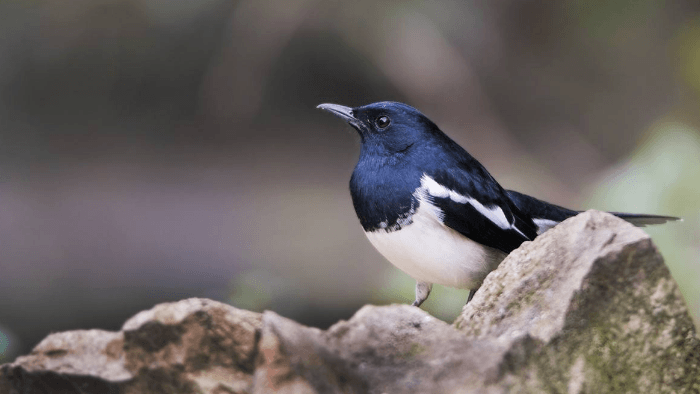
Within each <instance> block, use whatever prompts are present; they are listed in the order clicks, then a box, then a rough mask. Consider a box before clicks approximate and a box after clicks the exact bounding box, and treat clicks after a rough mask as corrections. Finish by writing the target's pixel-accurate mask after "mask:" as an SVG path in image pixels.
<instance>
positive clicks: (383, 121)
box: [374, 116, 391, 129]
mask: <svg viewBox="0 0 700 394" xmlns="http://www.w3.org/2000/svg"><path fill="white" fill-rule="evenodd" d="M374 122H375V123H376V124H377V127H379V128H380V129H385V128H386V127H387V126H389V124H390V123H391V119H389V117H388V116H380V117H378V118H377V120H375V121H374Z"/></svg>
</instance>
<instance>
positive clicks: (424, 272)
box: [365, 206, 506, 289]
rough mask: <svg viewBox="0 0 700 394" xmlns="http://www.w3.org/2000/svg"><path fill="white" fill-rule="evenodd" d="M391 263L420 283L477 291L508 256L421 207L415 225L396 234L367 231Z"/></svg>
mask: <svg viewBox="0 0 700 394" xmlns="http://www.w3.org/2000/svg"><path fill="white" fill-rule="evenodd" d="M365 234H366V235H367V238H368V239H369V241H370V242H371V243H372V245H374V247H375V248H376V249H377V250H378V251H379V253H381V254H382V255H383V256H384V257H385V258H386V259H387V260H389V262H391V263H392V264H393V265H395V266H396V267H397V268H399V269H401V270H402V271H404V272H406V273H407V274H409V275H410V276H412V277H413V278H415V279H416V280H419V281H425V282H430V283H438V284H442V285H446V286H450V287H456V288H461V289H476V288H478V287H479V286H480V285H481V282H482V281H483V280H484V278H485V277H486V275H487V274H488V273H489V272H491V271H492V270H494V269H495V268H496V267H497V266H498V264H500V262H501V261H502V260H503V259H504V258H505V256H506V254H505V253H503V252H501V251H499V250H497V249H494V248H491V247H488V246H484V245H481V244H479V243H477V242H474V241H472V240H470V239H469V238H467V237H465V236H463V235H462V234H460V233H458V232H457V231H455V230H453V229H451V228H449V227H447V226H445V225H444V224H443V223H442V221H441V220H440V218H439V217H438V216H436V215H435V213H434V210H431V209H430V207H428V208H424V207H423V206H421V207H419V208H418V210H417V211H416V212H415V213H414V214H413V216H412V223H411V224H408V225H406V226H404V227H402V228H401V229H399V230H397V231H391V232H387V231H385V230H382V229H380V230H376V231H372V232H366V233H365Z"/></svg>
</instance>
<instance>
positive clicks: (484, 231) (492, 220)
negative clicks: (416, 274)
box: [417, 168, 537, 253]
mask: <svg viewBox="0 0 700 394" xmlns="http://www.w3.org/2000/svg"><path fill="white" fill-rule="evenodd" d="M472 170H473V168H471V169H470V171H449V172H448V171H435V172H432V173H427V172H426V173H425V174H423V177H422V179H421V188H420V189H419V193H418V195H417V197H418V200H419V201H420V203H427V204H431V205H433V206H435V207H436V208H438V209H439V210H440V211H439V212H440V215H441V220H442V222H443V224H444V225H446V226H448V227H450V228H452V229H453V230H455V231H457V232H459V233H460V234H462V235H464V236H465V237H467V238H469V239H471V240H473V241H475V242H478V243H480V244H482V245H486V246H489V247H492V248H495V249H498V250H500V251H502V252H504V253H510V252H511V251H513V250H514V249H516V248H517V247H519V246H520V244H522V243H523V242H524V241H528V240H533V239H534V238H535V237H536V236H537V227H536V226H535V224H534V223H533V222H532V220H530V218H529V217H527V216H525V215H523V214H522V213H521V212H520V211H519V210H518V208H517V207H516V206H515V205H514V204H513V203H512V202H511V201H510V199H509V198H508V197H507V196H506V194H505V191H504V190H503V189H502V188H501V187H500V185H498V183H497V182H496V181H495V180H493V178H491V176H490V175H489V174H488V173H487V172H486V171H485V170H484V171H483V174H480V173H478V172H476V173H475V172H474V171H472Z"/></svg>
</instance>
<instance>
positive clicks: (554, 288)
mask: <svg viewBox="0 0 700 394" xmlns="http://www.w3.org/2000/svg"><path fill="white" fill-rule="evenodd" d="M699 391H700V342H699V341H698V339H697V337H696V334H695V330H694V327H693V325H692V321H691V319H690V317H689V315H688V313H687V310H686V307H685V304H684V302H683V300H682V298H681V296H680V293H679V292H678V288H677V287H676V285H675V282H674V281H673V280H672V279H671V277H670V275H669V272H668V270H667V269H666V267H665V265H664V264H663V260H662V259H661V256H660V255H659V254H658V252H657V251H656V249H655V248H654V246H653V244H652V243H651V241H650V239H649V238H648V236H647V235H646V234H645V233H644V232H642V231H641V230H639V229H637V228H634V227H632V226H631V225H629V224H627V223H626V222H624V221H622V220H619V219H617V218H615V217H613V216H610V215H607V214H603V213H600V212H586V213H584V214H581V215H579V216H577V217H576V218H573V219H570V220H568V221H566V222H564V223H562V224H561V225H559V226H557V227H555V228H554V229H553V230H550V231H549V232H547V233H545V234H544V235H542V236H540V237H539V238H537V240H535V241H534V242H528V243H526V244H524V245H523V246H522V247H521V248H519V249H518V250H516V251H514V252H513V253H511V255H510V256H508V258H507V259H506V260H505V261H504V262H503V263H502V264H501V266H500V267H499V268H498V269H497V270H496V271H494V272H493V273H491V274H490V275H489V276H488V277H487V278H486V280H485V282H484V284H483V286H482V288H481V289H480V290H479V291H478V292H477V294H476V296H475V297H474V299H473V300H472V302H471V303H470V304H469V305H468V306H466V307H465V308H464V310H463V312H462V315H461V316H460V317H459V318H458V319H457V321H456V322H455V324H454V325H449V324H447V323H444V322H442V321H440V320H437V319H435V318H433V317H432V316H430V315H429V314H427V313H426V312H425V311H423V310H420V309H418V308H414V307H411V306H408V305H391V306H383V307H376V306H365V307H363V308H362V309H360V310H359V311H358V312H357V313H356V314H355V316H353V318H352V319H350V320H349V321H341V322H339V323H337V324H335V325H334V326H333V327H331V328H330V329H328V330H326V331H321V330H318V329H315V328H310V327H305V326H302V325H300V324H298V323H296V322H294V321H291V320H289V319H286V318H284V317H281V316H279V315H277V314H275V313H274V312H265V313H264V314H262V315H261V314H257V313H252V312H248V311H244V310H240V309H236V308H233V307H231V306H228V305H225V304H221V303H218V302H215V301H210V300H202V299H188V300H183V301H180V302H177V303H169V304H161V305H157V306H156V307H154V308H153V309H151V310H148V311H144V312H141V313H139V314H137V315H136V316H134V317H133V318H131V319H129V320H128V321H127V322H126V323H125V324H124V326H123V328H122V330H121V331H119V332H108V331H100V330H80V331H71V332H64V333H57V334H52V335H50V336H48V337H47V338H46V339H45V340H44V341H42V342H41V343H40V344H39V345H37V346H36V348H35V349H34V350H33V351H32V352H31V353H30V354H28V355H26V356H22V357H19V358H18V359H17V360H16V361H15V362H13V363H10V364H5V365H3V366H1V367H0V393H3V394H4V393H43V392H46V393H54V392H61V393H273V392H274V393H475V392H476V393H482V392H483V393H508V392H531V393H541V392H552V393H561V392H567V393H606V392H615V393H639V392H645V393H646V392H654V393H657V392H669V393H670V392H674V393H685V392H687V393H694V392H699Z"/></svg>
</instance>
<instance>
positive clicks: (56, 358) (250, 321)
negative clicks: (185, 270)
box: [0, 298, 262, 393]
mask: <svg viewBox="0 0 700 394" xmlns="http://www.w3.org/2000/svg"><path fill="white" fill-rule="evenodd" d="M261 328H262V323H261V315H260V314H259V313H253V312H249V311H244V310H240V309H236V308H234V307H232V306H229V305H226V304H222V303H220V302H216V301H211V300H204V299H196V298H192V299H188V300H184V301H180V302H176V303H167V304H160V305H157V306H156V307H154V308H153V309H151V310H148V311H144V312H140V313H138V314H137V315H136V316H134V317H132V318H131V319H129V320H128V321H127V322H126V323H124V326H123V327H122V330H121V331H119V332H108V331H102V330H78V331H69V332H64V333H57V334H51V335H49V336H48V337H46V338H45V339H44V340H43V341H41V342H40V343H39V344H38V345H37V346H36V347H35V348H34V349H33V350H32V352H31V353H30V354H29V355H27V356H23V357H19V358H17V360H16V361H15V362H14V363H12V364H5V365H4V366H2V368H0V393H13V391H12V390H16V391H14V392H16V393H55V392H57V391H60V392H61V393H198V392H206V393H246V392H249V391H250V389H251V384H252V381H253V372H254V370H255V360H256V357H257V352H258V341H259V339H260V330H261Z"/></svg>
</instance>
